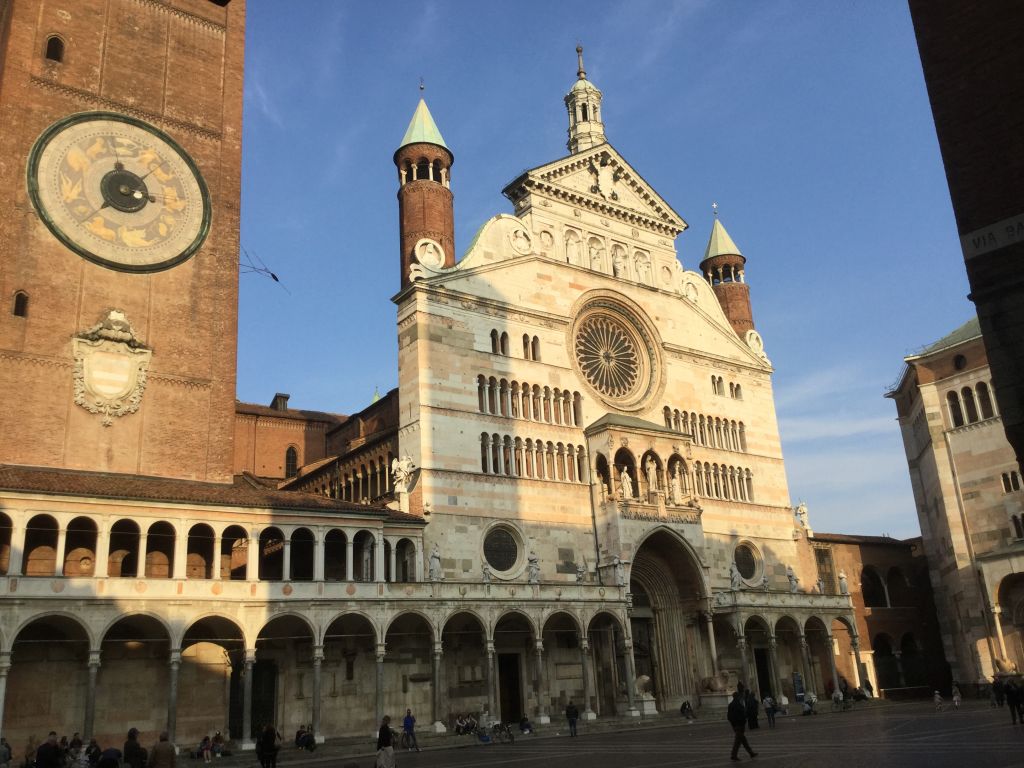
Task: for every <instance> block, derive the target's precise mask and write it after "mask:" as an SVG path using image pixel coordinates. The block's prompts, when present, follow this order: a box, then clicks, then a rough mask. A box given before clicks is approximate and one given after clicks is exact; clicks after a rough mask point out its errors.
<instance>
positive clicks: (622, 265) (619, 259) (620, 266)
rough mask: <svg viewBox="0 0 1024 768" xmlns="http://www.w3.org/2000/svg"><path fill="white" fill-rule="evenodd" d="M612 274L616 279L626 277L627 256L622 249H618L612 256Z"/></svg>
mask: <svg viewBox="0 0 1024 768" xmlns="http://www.w3.org/2000/svg"><path fill="white" fill-rule="evenodd" d="M612 274H614V275H615V277H626V254H624V253H623V252H622V249H621V248H616V249H615V252H614V254H613V255H612Z"/></svg>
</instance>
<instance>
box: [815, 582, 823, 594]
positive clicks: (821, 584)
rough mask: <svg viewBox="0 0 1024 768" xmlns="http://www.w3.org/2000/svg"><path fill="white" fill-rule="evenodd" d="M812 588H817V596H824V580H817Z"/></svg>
mask: <svg viewBox="0 0 1024 768" xmlns="http://www.w3.org/2000/svg"><path fill="white" fill-rule="evenodd" d="M814 586H815V587H817V589H818V594H819V595H824V594H825V580H824V579H818V583H817V584H815V585H814Z"/></svg>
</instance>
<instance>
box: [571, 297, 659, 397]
mask: <svg viewBox="0 0 1024 768" xmlns="http://www.w3.org/2000/svg"><path fill="white" fill-rule="evenodd" d="M584 301H585V303H584V304H583V306H582V307H581V308H580V309H579V310H578V311H576V313H575V314H576V321H575V323H573V326H572V329H571V330H570V332H569V337H568V339H567V341H568V342H569V352H570V354H571V357H572V361H573V363H575V367H576V370H577V371H578V372H579V374H580V376H581V377H582V378H583V380H584V381H585V382H586V383H587V386H588V387H590V388H591V389H592V390H593V391H594V392H595V393H596V394H597V395H598V396H599V397H600V398H601V399H602V400H604V401H605V402H606V403H608V404H609V405H612V406H614V407H616V408H619V409H623V410H638V409H640V408H642V407H644V405H645V404H646V403H647V402H648V401H649V400H650V399H651V398H652V397H653V396H654V395H655V394H656V393H655V390H656V388H657V385H658V383H659V382H658V375H657V374H658V370H659V356H658V355H659V353H658V349H659V348H660V346H661V345H660V342H659V341H658V340H657V332H656V331H655V330H654V328H653V327H652V326H651V324H650V323H649V322H648V321H647V319H646V318H645V317H644V315H643V312H642V310H640V308H639V307H636V308H634V307H632V306H631V305H629V304H626V303H625V302H623V301H622V300H621V298H620V297H611V296H600V295H599V296H597V297H594V296H588V297H587V298H586V299H585V300H584Z"/></svg>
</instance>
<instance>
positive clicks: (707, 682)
mask: <svg viewBox="0 0 1024 768" xmlns="http://www.w3.org/2000/svg"><path fill="white" fill-rule="evenodd" d="M728 687H729V673H728V672H726V671H725V670H724V669H723V670H721V671H720V672H719V673H718V674H717V675H714V676H712V677H702V678H701V679H700V692H701V693H724V692H725V690H726V688H728Z"/></svg>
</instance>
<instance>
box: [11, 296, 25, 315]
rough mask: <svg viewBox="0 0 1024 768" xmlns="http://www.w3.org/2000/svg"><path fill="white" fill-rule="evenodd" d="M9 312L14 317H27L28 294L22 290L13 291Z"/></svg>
mask: <svg viewBox="0 0 1024 768" xmlns="http://www.w3.org/2000/svg"><path fill="white" fill-rule="evenodd" d="M11 314H12V315H14V316H15V317H28V294H27V293H25V292H24V291H16V292H15V294H14V306H13V307H11Z"/></svg>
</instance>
